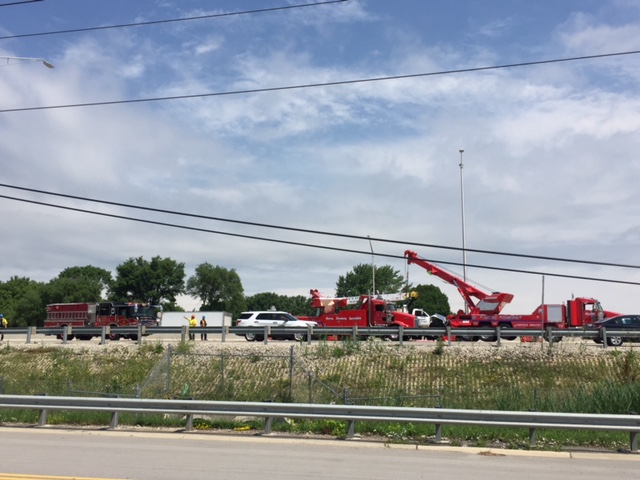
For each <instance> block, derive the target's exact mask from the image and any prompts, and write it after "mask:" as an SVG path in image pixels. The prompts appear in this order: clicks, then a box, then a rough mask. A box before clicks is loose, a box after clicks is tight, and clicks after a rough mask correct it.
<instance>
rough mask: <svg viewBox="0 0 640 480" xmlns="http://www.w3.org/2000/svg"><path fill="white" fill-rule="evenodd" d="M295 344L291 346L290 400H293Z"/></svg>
mask: <svg viewBox="0 0 640 480" xmlns="http://www.w3.org/2000/svg"><path fill="white" fill-rule="evenodd" d="M293 361H294V357H293V345H291V348H289V401H290V402H293Z"/></svg>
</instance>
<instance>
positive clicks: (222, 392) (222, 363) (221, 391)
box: [220, 352, 224, 395]
mask: <svg viewBox="0 0 640 480" xmlns="http://www.w3.org/2000/svg"><path fill="white" fill-rule="evenodd" d="M220 393H221V394H222V395H224V352H220Z"/></svg>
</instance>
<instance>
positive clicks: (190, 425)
mask: <svg viewBox="0 0 640 480" xmlns="http://www.w3.org/2000/svg"><path fill="white" fill-rule="evenodd" d="M184 430H185V432H190V431H191V430H193V413H189V414H188V415H187V423H186V425H185V426H184Z"/></svg>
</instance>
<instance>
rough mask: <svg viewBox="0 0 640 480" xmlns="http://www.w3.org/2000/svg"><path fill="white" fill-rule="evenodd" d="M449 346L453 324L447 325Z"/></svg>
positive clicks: (449, 344) (448, 344)
mask: <svg viewBox="0 0 640 480" xmlns="http://www.w3.org/2000/svg"><path fill="white" fill-rule="evenodd" d="M447 346H449V347H450V346H451V325H447Z"/></svg>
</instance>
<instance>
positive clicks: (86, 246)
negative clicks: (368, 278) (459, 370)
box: [0, 0, 640, 313]
mask: <svg viewBox="0 0 640 480" xmlns="http://www.w3.org/2000/svg"><path fill="white" fill-rule="evenodd" d="M302 3H306V2H304V1H299V2H296V1H291V2H289V1H287V0H280V1H277V2H271V1H264V0H263V1H249V0H247V1H238V0H236V1H204V0H182V1H172V0H137V1H136V2H131V1H124V0H122V1H121V0H110V1H109V2H105V1H98V0H83V1H82V2H78V1H70V0H69V1H67V0H44V1H42V2H34V3H32V4H27V5H17V6H8V7H0V14H1V15H0V37H12V36H17V35H18V36H19V35H24V34H30V33H38V32H48V31H57V30H67V29H77V28H86V27H92V26H100V25H114V24H123V23H132V22H148V21H157V20H164V19H171V18H180V17H189V16H199V15H212V14H216V13H218V14H221V13H231V12H238V11H243V10H254V9H263V8H270V7H280V6H286V5H298V4H302ZM639 13H640V6H639V5H638V4H637V2H634V1H630V0H618V1H608V2H602V1H590V0H581V1H568V0H567V1H562V2H552V1H545V0H542V1H539V2H525V1H509V2H507V1H486V0H484V1H463V0H460V1H451V2H423V1H417V0H415V1H410V0H398V1H394V2H389V1H383V0H349V1H346V2H341V3H338V4H332V5H325V6H311V7H306V8H299V9H289V10H283V11H276V12H264V13H254V14H250V15H237V16H225V17H221V18H211V19H203V20H193V21H188V22H179V23H166V24H160V25H152V26H140V27H132V28H119V29H108V30H99V31H91V32H82V33H70V34H59V35H45V36H33V37H18V38H3V39H0V56H6V57H36V58H45V59H47V60H48V61H50V62H51V63H53V64H54V65H55V67H56V68H55V69H53V70H51V69H46V68H44V67H43V66H42V65H41V64H39V63H37V62H26V63H20V64H17V63H15V62H13V61H12V62H7V63H9V64H5V63H2V65H3V66H2V68H0V110H7V109H21V108H27V107H42V106H56V105H70V104H86V103H95V102H110V101H121V100H133V99H145V98H159V97H170V96H178V97H180V96H188V95H198V94H207V93H220V92H236V91H245V90H258V89H266V88H274V87H285V86H294V85H307V84H318V83H331V82H343V81H349V80H359V79H367V78H377V77H390V76H404V75H413V74H425V73H433V72H440V71H448V70H457V69H465V68H473V67H484V66H492V65H504V64H513V63H521V62H535V61H540V60H550V59H559V58H566V57H577V56H585V55H597V54H606V53H616V52H625V51H634V50H638V49H640V43H638V40H637V39H638V38H640V16H639ZM639 60H640V55H627V56H620V57H612V58H601V59H591V60H584V61H577V62H567V63H554V64H547V65H535V66H527V67H518V68H510V69H496V70H486V71H482V72H468V73H457V74H450V75H437V76H424V77H414V78H406V79H397V80H387V81H377V82H365V83H354V84H349V85H335V86H326V87H317V88H307V89H295V90H286V91H278V92H263V93H247V94H238V95H225V96H207V97H196V98H189V99H177V100H171V101H158V102H149V103H130V104H115V105H107V106H90V107H83V108H62V109H45V110H35V111H14V112H0V162H1V165H2V172H3V174H2V182H0V183H5V184H9V185H17V186H21V187H29V188H34V189H41V190H47V191H54V192H60V193H68V194H73V195H78V196H84V197H92V198H98V199H102V200H109V201H115V202H122V203H127V204H134V205H142V206H148V207H154V208H159V209H170V210H178V211H185V212H191V213H194V214H199V215H208V216H214V217H222V218H229V219H235V220H242V221H248V222H257V223H264V224H277V225H285V226H290V227H296V228H301V229H313V230H323V231H330V232H336V233H344V234H351V235H359V236H367V235H369V236H371V237H374V238H387V239H396V240H400V241H403V242H406V245H405V244H399V245H394V244H387V243H382V242H377V243H376V242H374V244H373V248H374V251H376V252H377V253H384V254H391V255H402V253H403V252H404V250H405V249H406V248H411V249H413V250H416V251H418V253H420V254H421V255H422V256H424V257H426V258H429V259H433V260H441V261H450V262H459V261H461V259H462V258H461V254H460V253H459V252H455V251H450V250H443V249H435V248H427V247H418V246H411V245H410V243H412V242H419V243H426V244H434V245H443V246H452V247H460V246H461V206H460V169H459V163H460V155H459V150H460V149H464V157H463V159H464V160H463V161H464V171H463V172H464V187H465V188H464V193H465V225H466V245H467V247H468V248H473V249H483V250H493V251H507V252H515V253H525V254H530V255H541V256H555V257H569V258H578V259H588V260H596V261H601V262H613V263H624V264H634V265H640V254H639V253H638V249H637V245H638V239H639V238H640V228H639V226H640V225H639V224H640V220H639V218H640V217H639V215H638V209H639V207H638V205H640V202H639V200H640V198H639V197H640V195H639V194H638V191H637V190H638V189H637V185H638V177H639V176H640V163H639V162H638V159H637V152H638V151H640V149H639V148H638V147H639V145H638V143H639V142H640V138H639V136H638V130H639V128H640V100H639V98H638V87H637V85H638V79H639V77H640V68H638V66H637V65H638V61H639ZM0 190H1V192H0V194H3V195H10V196H18V197H21V198H28V199H34V200H40V201H45V202H47V201H48V202H52V203H54V202H55V203H60V204H64V205H69V206H73V207H78V208H89V209H95V208H96V206H95V205H87V204H86V203H82V202H79V201H71V200H62V199H58V200H56V199H52V198H51V197H46V196H42V195H36V194H30V193H24V192H22V193H21V192H16V191H14V190H11V189H7V188H0ZM97 209H99V210H100V211H103V212H106V213H114V214H118V215H128V216H136V217H144V218H148V219H151V220H157V221H167V222H172V223H181V224H184V225H188V226H193V227H199V228H207V229H213V230H220V231H227V232H233V233H238V234H243V235H251V236H265V237H269V238H278V239H285V240H290V241H294V242H301V243H312V244H319V245H326V246H332V247H339V248H345V249H353V250H361V251H369V244H368V242H366V241H363V240H349V239H339V238H328V237H319V236H313V235H308V234H301V233H292V232H288V233H287V232H282V231H273V230H269V229H258V228H255V227H249V226H242V225H233V224H228V223H219V222H217V223H216V222H206V221H204V220H195V219H191V220H189V219H179V218H173V217H167V216H166V215H160V214H154V213H141V212H136V211H131V210H126V209H123V208H118V207H107V206H100V207H97ZM0 211H1V215H2V218H3V224H4V227H5V228H4V235H3V236H2V238H0V245H1V248H2V251H3V253H4V255H3V257H4V260H3V263H2V265H3V269H2V274H1V275H0V279H2V280H6V279H8V278H10V277H11V276H13V275H18V276H27V277H30V278H33V279H35V280H40V281H48V280H50V279H51V278H53V277H55V276H56V275H57V274H58V273H59V272H60V271H61V270H62V269H64V268H66V267H70V266H76V265H95V266H100V267H103V268H107V269H109V270H111V271H114V270H115V267H116V265H118V264H119V263H121V262H123V261H124V260H126V259H127V258H129V257H137V256H144V257H146V258H151V257H152V256H155V255H160V256H163V257H171V258H173V259H175V260H178V261H181V262H184V263H185V265H186V269H187V272H188V274H189V275H190V274H191V273H192V272H193V270H194V269H195V267H196V266H197V265H198V264H200V263H203V262H209V263H212V264H214V265H221V266H224V267H226V268H235V269H236V270H237V271H238V273H239V274H240V277H241V279H242V282H243V285H244V287H245V291H246V293H247V294H254V293H258V292H264V291H274V292H277V293H282V294H302V295H305V294H307V293H308V291H309V289H312V288H318V289H320V290H321V291H323V292H326V293H327V294H331V293H333V292H332V290H333V288H334V286H335V282H336V280H337V278H338V276H339V275H344V274H345V273H346V272H347V271H349V270H350V269H351V268H352V267H353V266H354V265H356V264H358V263H368V262H369V261H370V260H371V258H370V256H367V255H360V254H355V253H347V252H343V253H339V252H332V251H330V250H323V249H313V248H306V247H299V246H287V245H279V244H275V243H269V242H261V241H257V240H249V239H240V238H233V237H228V236H221V235H211V234H205V233H197V232H189V231H185V230H177V229H170V228H165V227H160V226H152V225H144V224H139V223H133V222H127V221H122V220H117V219H108V218H104V217H96V216H89V215H86V214H81V213H74V212H70V211H62V210H58V209H51V208H47V207H43V206H36V205H29V204H22V203H19V202H15V201H12V200H7V199H0ZM467 262H468V263H471V264H481V265H490V266H497V267H506V268H517V269H526V270H534V271H539V272H556V273H562V274H569V275H577V276H590V277H604V278H615V279H620V280H624V281H628V282H640V273H639V272H638V271H637V270H634V269H619V268H611V267H602V266H587V265H579V264H561V263H556V262H551V261H543V260H535V261H534V260H524V259H517V258H504V257H494V256H486V255H480V254H473V253H469V254H468V255H467ZM376 263H378V264H391V265H392V266H394V268H397V269H398V270H400V271H401V272H402V273H404V272H405V266H404V263H403V262H402V261H401V260H396V259H386V258H383V257H379V258H377V259H376ZM452 269H453V270H454V271H457V272H458V273H461V268H460V267H452ZM409 275H410V281H411V282H412V283H414V284H416V283H426V282H434V283H435V284H436V285H438V286H439V287H441V288H442V289H443V291H444V292H445V293H447V294H448V295H449V298H450V301H451V303H452V305H453V306H454V307H455V308H457V307H458V306H459V305H461V303H460V299H459V297H458V294H457V292H456V291H455V290H454V289H453V288H452V287H450V286H448V285H446V284H443V283H441V282H439V281H438V280H436V279H432V278H428V277H427V275H426V274H424V273H423V272H422V271H420V270H419V269H418V267H412V268H411V269H410V270H409ZM468 276H469V278H470V279H472V280H474V281H475V282H477V283H479V284H480V285H481V286H485V285H486V286H487V287H486V289H487V290H492V291H493V290H500V291H508V292H511V293H513V294H514V295H515V299H514V302H513V305H512V307H510V310H509V311H510V312H511V313H528V312H530V311H532V310H533V309H534V307H535V306H536V305H537V304H538V303H539V301H540V298H541V296H542V290H541V283H542V282H541V278H540V277H539V276H536V275H522V274H515V273H508V272H499V271H492V270H483V269H477V268H470V269H468ZM638 288H639V287H637V286H629V285H615V284H609V283H601V282H592V281H585V280H576V279H561V278H555V277H547V278H546V279H545V291H544V295H545V300H546V301H548V302H563V301H565V300H566V299H568V298H570V297H571V295H573V294H575V295H579V296H593V297H597V298H599V299H600V300H602V302H603V304H604V305H605V307H606V308H608V309H610V310H618V311H632V310H637V307H636V306H635V303H634V299H635V298H636V295H637V291H638ZM183 302H184V303H183V305H184V306H185V307H187V308H190V307H191V306H194V305H193V302H191V301H189V300H188V299H184V301H183ZM195 306H197V305H195Z"/></svg>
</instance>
